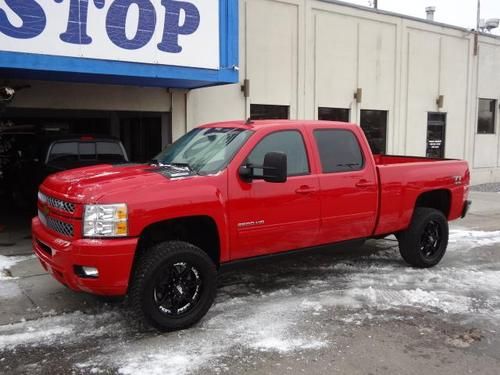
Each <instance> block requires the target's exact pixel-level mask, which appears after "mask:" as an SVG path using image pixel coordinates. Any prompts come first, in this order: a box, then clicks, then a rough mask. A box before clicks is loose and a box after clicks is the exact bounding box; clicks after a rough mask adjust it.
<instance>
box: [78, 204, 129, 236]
mask: <svg viewBox="0 0 500 375" xmlns="http://www.w3.org/2000/svg"><path fill="white" fill-rule="evenodd" d="M127 220H128V215H127V205H126V204H124V203H121V204H89V205H86V206H85V213H84V216H83V236H84V237H122V236H126V235H127V234H128V222H127Z"/></svg>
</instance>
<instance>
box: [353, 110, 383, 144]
mask: <svg viewBox="0 0 500 375" xmlns="http://www.w3.org/2000/svg"><path fill="white" fill-rule="evenodd" d="M360 123H361V128H362V129H363V131H364V132H365V134H366V138H368V143H369V144H370V148H371V149H372V152H373V153H374V154H385V149H386V148H385V145H386V143H387V111H375V110H370V109H363V110H361V121H360Z"/></svg>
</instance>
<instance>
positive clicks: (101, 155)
mask: <svg viewBox="0 0 500 375" xmlns="http://www.w3.org/2000/svg"><path fill="white" fill-rule="evenodd" d="M96 145H97V159H99V160H106V161H125V156H124V155H123V150H122V148H121V147H120V145H119V144H118V143H116V142H97V143H96Z"/></svg>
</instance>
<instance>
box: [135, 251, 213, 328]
mask: <svg viewBox="0 0 500 375" xmlns="http://www.w3.org/2000/svg"><path fill="white" fill-rule="evenodd" d="M216 279H217V271H216V269H215V265H214V263H213V262H212V260H211V259H210V257H209V256H208V255H207V254H206V253H205V252H204V251H202V250H201V249H199V248H197V247H196V246H193V245H191V244H189V243H186V242H181V241H169V242H163V243H160V244H158V245H155V246H153V247H152V248H151V249H149V250H148V251H147V252H146V254H145V255H143V257H142V258H141V259H140V260H139V264H138V265H137V268H136V270H135V273H134V279H133V280H132V284H131V286H130V291H129V299H130V304H131V307H132V310H133V312H134V314H135V315H136V317H138V318H139V319H141V320H142V321H143V322H145V323H147V324H148V325H152V326H153V327H155V328H157V329H159V330H161V331H173V330H178V329H183V328H187V327H189V326H191V325H193V324H195V323H196V322H198V321H199V320H200V319H201V318H202V317H203V316H204V315H205V314H206V313H207V311H208V310H209V308H210V306H211V305H212V303H213V301H214V299H215V293H216V284H217V283H216V281H217V280H216Z"/></svg>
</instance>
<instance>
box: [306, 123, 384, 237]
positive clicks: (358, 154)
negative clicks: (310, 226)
mask: <svg viewBox="0 0 500 375" xmlns="http://www.w3.org/2000/svg"><path fill="white" fill-rule="evenodd" d="M312 138H313V139H314V143H315V145H316V148H317V152H318V156H319V160H320V162H321V165H320V168H321V173H320V175H319V183H320V199H321V225H320V233H319V240H320V242H321V243H331V242H338V241H344V240H349V239H354V238H362V237H368V236H370V235H371V234H372V232H373V229H374V227H375V223H376V217H377V199H378V198H377V189H378V187H377V177H376V172H375V169H374V167H373V165H372V164H371V162H370V160H372V159H371V157H370V158H369V159H368V158H366V157H365V155H369V154H368V153H369V152H370V150H369V149H368V147H366V144H365V145H364V146H365V147H363V146H361V145H360V143H359V142H358V138H357V136H356V134H355V132H353V130H352V129H349V128H317V129H314V130H312Z"/></svg>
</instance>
